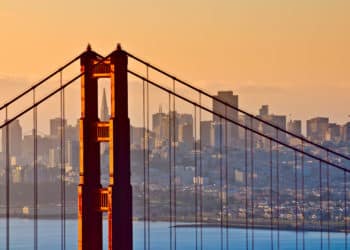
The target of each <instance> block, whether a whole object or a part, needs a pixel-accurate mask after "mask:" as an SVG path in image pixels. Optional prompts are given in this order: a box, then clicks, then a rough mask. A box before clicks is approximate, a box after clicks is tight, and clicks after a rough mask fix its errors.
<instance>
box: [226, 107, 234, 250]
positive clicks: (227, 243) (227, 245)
mask: <svg viewBox="0 0 350 250" xmlns="http://www.w3.org/2000/svg"><path fill="white" fill-rule="evenodd" d="M225 117H226V118H227V105H225ZM230 128H231V132H230V133H228V127H227V120H226V119H225V185H226V186H225V187H226V189H225V193H226V197H225V198H226V199H225V205H226V210H225V216H226V225H225V226H226V250H228V249H229V237H228V199H229V183H228V181H229V178H228V177H229V172H228V149H227V148H228V142H227V137H228V135H230V136H231V143H232V134H231V133H232V132H233V131H232V127H231V126H230Z"/></svg>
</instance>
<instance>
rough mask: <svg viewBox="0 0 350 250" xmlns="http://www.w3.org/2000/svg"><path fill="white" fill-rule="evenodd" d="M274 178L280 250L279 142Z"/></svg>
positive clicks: (278, 246) (278, 247)
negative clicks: (275, 179)
mask: <svg viewBox="0 0 350 250" xmlns="http://www.w3.org/2000/svg"><path fill="white" fill-rule="evenodd" d="M276 140H277V141H278V128H276ZM276 178H277V192H276V193H277V209H276V213H277V249H278V250H280V166H279V144H278V143H277V144H276Z"/></svg>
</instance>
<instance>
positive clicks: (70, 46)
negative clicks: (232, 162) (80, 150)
mask: <svg viewBox="0 0 350 250" xmlns="http://www.w3.org/2000/svg"><path fill="white" fill-rule="evenodd" d="M349 11H350V1H348V0H327V1H326V0H317V1H316V0H303V1H301V0H283V1H281V0H264V1H262V0H244V1H243V0H221V1H209V0H201V1H199V0H191V1H188V0H187V1H186V0H177V1H171V2H170V1H164V0H162V1H161V0H152V1H136V0H128V1H126V0H125V1H124V0H122V1H115V0H103V1H92V0H90V1H89V0H85V1H82V0H75V1H68V0H60V1H47V0H31V1H26V0H17V1H11V0H4V1H1V2H0V23H1V26H0V28H1V29H0V32H1V35H0V39H1V40H0V41H1V43H0V44H1V46H0V58H1V60H0V88H1V90H2V91H5V93H6V96H5V97H6V98H5V97H2V98H1V101H4V100H5V99H7V97H8V96H11V95H14V94H15V93H16V92H17V91H20V90H21V89H22V88H24V87H26V86H28V85H30V84H31V83H33V81H34V80H37V79H40V78H42V77H43V76H45V75H46V74H47V73H48V72H51V71H52V70H54V69H55V68H57V67H58V66H60V65H62V64H63V63H64V62H66V61H67V60H69V59H70V58H72V57H74V56H75V55H76V54H77V53H79V52H81V51H82V50H84V49H85V47H86V45H87V43H88V42H90V43H91V44H92V46H93V48H94V49H95V50H97V51H99V52H101V53H108V52H109V51H111V50H112V49H114V48H115V44H116V43H117V42H121V43H122V45H123V47H124V48H125V49H126V50H128V51H130V52H132V53H134V54H136V55H138V56H140V57H142V58H145V59H146V60H147V61H150V62H152V63H154V64H156V65H160V66H161V67H162V68H164V69H165V70H168V71H170V72H172V73H174V74H176V75H177V76H178V77H180V78H183V79H185V80H188V81H190V82H193V83H194V84H195V85H196V86H199V87H201V88H204V89H206V90H209V91H210V92H211V93H215V91H217V90H219V89H230V90H233V91H234V92H235V93H237V94H239V95H240V106H241V107H242V108H243V109H246V110H248V111H251V112H254V113H256V112H257V109H258V107H259V106H260V105H261V104H270V106H271V111H272V112H274V113H282V114H286V115H289V114H291V115H292V117H293V118H295V119H306V118H310V117H313V116H317V115H319V116H329V117H330V118H331V120H333V121H337V122H340V123H343V122H345V121H346V120H347V119H348V115H349V114H350V110H349V97H348V95H349V93H350V84H349V83H350V71H349V65H350V48H349V45H350V16H349ZM9 83H10V84H9Z"/></svg>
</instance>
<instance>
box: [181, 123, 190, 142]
mask: <svg viewBox="0 0 350 250" xmlns="http://www.w3.org/2000/svg"><path fill="white" fill-rule="evenodd" d="M179 141H180V142H183V143H184V144H185V145H187V146H192V144H193V124H192V123H184V124H181V125H180V126H179Z"/></svg>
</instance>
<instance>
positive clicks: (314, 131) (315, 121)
mask: <svg viewBox="0 0 350 250" xmlns="http://www.w3.org/2000/svg"><path fill="white" fill-rule="evenodd" d="M328 125H329V119H328V117H315V118H312V119H310V120H307V121H306V133H307V137H308V138H309V139H310V140H312V141H315V142H322V141H324V140H325V137H326V133H327V129H328Z"/></svg>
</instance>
